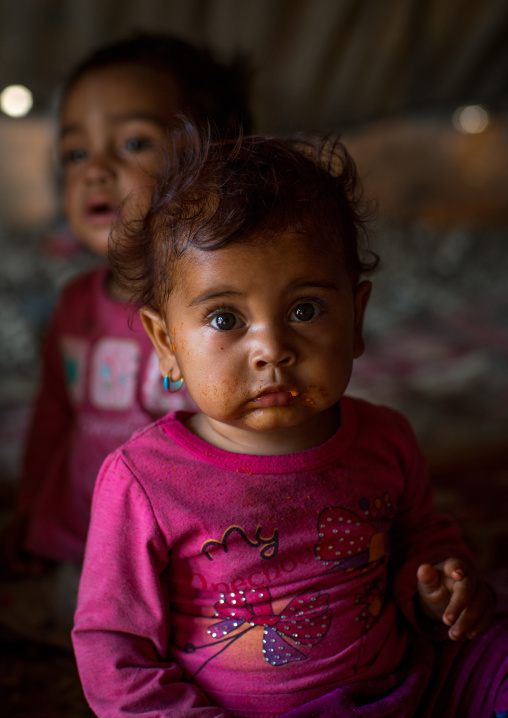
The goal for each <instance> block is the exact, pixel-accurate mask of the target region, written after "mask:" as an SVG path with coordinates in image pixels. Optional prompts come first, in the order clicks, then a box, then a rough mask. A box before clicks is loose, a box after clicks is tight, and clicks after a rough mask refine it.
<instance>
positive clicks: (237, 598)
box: [184, 587, 332, 678]
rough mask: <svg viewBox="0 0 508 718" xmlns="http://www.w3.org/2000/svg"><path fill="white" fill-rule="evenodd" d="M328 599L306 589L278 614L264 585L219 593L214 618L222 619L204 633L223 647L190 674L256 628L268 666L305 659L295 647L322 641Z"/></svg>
mask: <svg viewBox="0 0 508 718" xmlns="http://www.w3.org/2000/svg"><path fill="white" fill-rule="evenodd" d="M328 602H329V596H328V595H327V594H324V593H321V592H319V591H315V590H314V589H312V588H310V589H307V590H306V591H304V592H302V593H300V594H298V595H297V596H296V597H295V598H293V599H292V600H291V601H290V602H289V603H288V604H287V605H286V606H285V608H284V609H282V611H281V612H280V613H275V612H274V609H273V604H272V597H271V595H270V590H269V589H268V588H267V587H263V588H253V589H251V590H249V591H247V592H246V591H237V592H234V591H231V592H229V593H227V594H225V593H223V594H221V596H220V598H219V600H218V601H217V603H216V604H215V617H216V618H220V619H222V620H220V621H218V622H216V623H213V624H212V625H211V626H210V628H209V629H208V633H209V635H210V637H211V638H212V639H213V643H212V644H218V643H225V646H224V648H222V649H221V650H220V651H218V652H217V653H216V654H215V655H214V656H212V657H211V658H210V659H208V660H207V661H206V662H205V663H203V664H202V665H201V666H200V668H199V669H198V671H196V673H194V676H192V677H193V678H194V677H195V676H196V675H197V674H198V673H199V671H201V670H202V669H203V668H204V667H205V665H207V664H208V663H209V662H210V661H211V660H213V659H214V658H216V657H217V656H218V655H219V654H220V653H222V651H224V650H226V649H227V648H229V647H230V646H231V645H232V643H234V642H235V641H236V640H238V639H240V638H242V636H244V635H245V634H246V633H248V632H250V631H252V630H255V629H257V628H262V629H263V638H262V641H261V643H260V648H261V652H262V654H263V656H264V659H265V661H266V662H267V663H269V664H270V665H271V666H283V665H286V664H288V663H292V662H294V661H302V660H305V659H306V658H307V656H306V655H305V653H303V652H302V651H301V650H300V649H299V648H297V646H302V647H304V646H315V645H316V644H318V643H320V642H321V641H322V640H323V638H324V637H325V635H326V633H327V632H328V629H329V627H330V621H331V617H332V611H331V609H330V608H329V606H328ZM212 644H210V643H207V644H204V645H203V646H194V645H193V644H190V643H187V644H186V645H185V647H184V650H185V652H186V653H194V651H196V650H199V649H200V648H208V647H209V646H210V645H212Z"/></svg>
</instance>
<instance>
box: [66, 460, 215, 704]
mask: <svg viewBox="0 0 508 718" xmlns="http://www.w3.org/2000/svg"><path fill="white" fill-rule="evenodd" d="M167 564H168V547H167V546H166V543H165V540H164V539H163V537H162V535H161V532H160V530H159V527H158V525H157V522H156V520H155V516H154V514H153V510H152V507H151V505H150V503H149V500H148V498H147V496H146V494H145V492H144V490H143V489H142V487H141V486H140V484H139V483H138V481H137V480H136V478H135V477H134V476H133V474H132V472H131V471H130V469H129V468H128V467H127V466H126V464H125V462H124V461H123V459H122V458H121V456H120V455H118V454H113V455H111V456H110V457H109V458H108V459H107V460H106V462H105V463H104V465H103V467H102V469H101V472H100V474H99V477H98V479H97V485H96V490H95V494H94V500H93V506H92V521H91V525H90V530H89V535H88V541H87V548H86V554H85V562H84V566H83V573H82V579H81V584H80V589H79V597H78V608H77V611H76V616H75V625H74V630H73V636H72V637H73V644H74V650H75V654H76V659H77V663H78V668H79V673H80V677H81V682H82V685H83V689H84V692H85V695H86V697H87V700H88V701H89V703H90V705H91V707H92V709H93V710H94V711H95V713H96V714H97V716H99V718H113V717H114V718H118V716H143V718H175V716H178V718H187V717H188V718H223V717H225V716H226V715H227V714H226V713H224V711H223V710H222V709H220V708H216V707H215V708H214V707H212V706H210V705H209V703H208V701H207V700H206V697H205V696H204V694H203V693H202V692H201V691H200V690H199V688H197V687H196V686H194V685H192V684H190V683H186V682H184V681H183V678H182V670H181V669H180V667H179V666H178V665H176V664H175V663H174V662H171V661H168V660H167V659H166V656H167V645H168V634H169V625H170V624H169V618H170V617H169V615H168V612H169V604H168V601H167V600H166V599H167V596H166V595H165V589H164V585H163V583H161V580H160V577H161V574H162V573H163V571H164V570H165V569H166V567H167Z"/></svg>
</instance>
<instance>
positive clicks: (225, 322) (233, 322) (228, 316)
mask: <svg viewBox="0 0 508 718" xmlns="http://www.w3.org/2000/svg"><path fill="white" fill-rule="evenodd" d="M211 324H212V327H214V328H215V329H220V330H221V331H226V332H227V331H229V330H230V329H237V328H238V326H239V325H241V322H240V320H239V319H238V317H237V316H236V315H235V314H233V312H221V313H220V314H216V315H215V316H214V318H213V319H212V321H211Z"/></svg>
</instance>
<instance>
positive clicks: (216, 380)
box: [194, 370, 249, 419]
mask: <svg viewBox="0 0 508 718" xmlns="http://www.w3.org/2000/svg"><path fill="white" fill-rule="evenodd" d="M196 385H197V390H198V391H197V393H198V395H199V398H198V397H195V399H194V400H195V401H196V403H197V404H198V406H199V407H200V408H201V410H202V411H204V412H205V413H206V414H208V415H209V416H211V417H215V418H221V417H222V418H231V419H234V418H237V413H238V409H239V406H240V405H242V404H243V403H244V402H245V401H246V400H247V399H248V398H249V390H248V382H247V379H243V378H241V377H240V376H235V375H234V374H231V373H230V372H227V371H225V372H224V373H221V372H220V371H219V372H217V371H213V372H210V371H209V372H206V371H205V370H204V371H203V372H202V373H201V375H199V377H198V379H197V382H196Z"/></svg>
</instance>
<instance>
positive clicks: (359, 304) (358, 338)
mask: <svg viewBox="0 0 508 718" xmlns="http://www.w3.org/2000/svg"><path fill="white" fill-rule="evenodd" d="M371 290H372V282H368V281H363V282H360V283H359V284H358V285H357V286H356V288H355V296H354V304H355V326H354V338H353V357H354V358H355V359H358V357H360V356H361V355H362V354H363V352H364V349H365V342H364V341H363V318H364V316H365V310H366V308H367V304H368V301H369V297H370V293H371Z"/></svg>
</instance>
